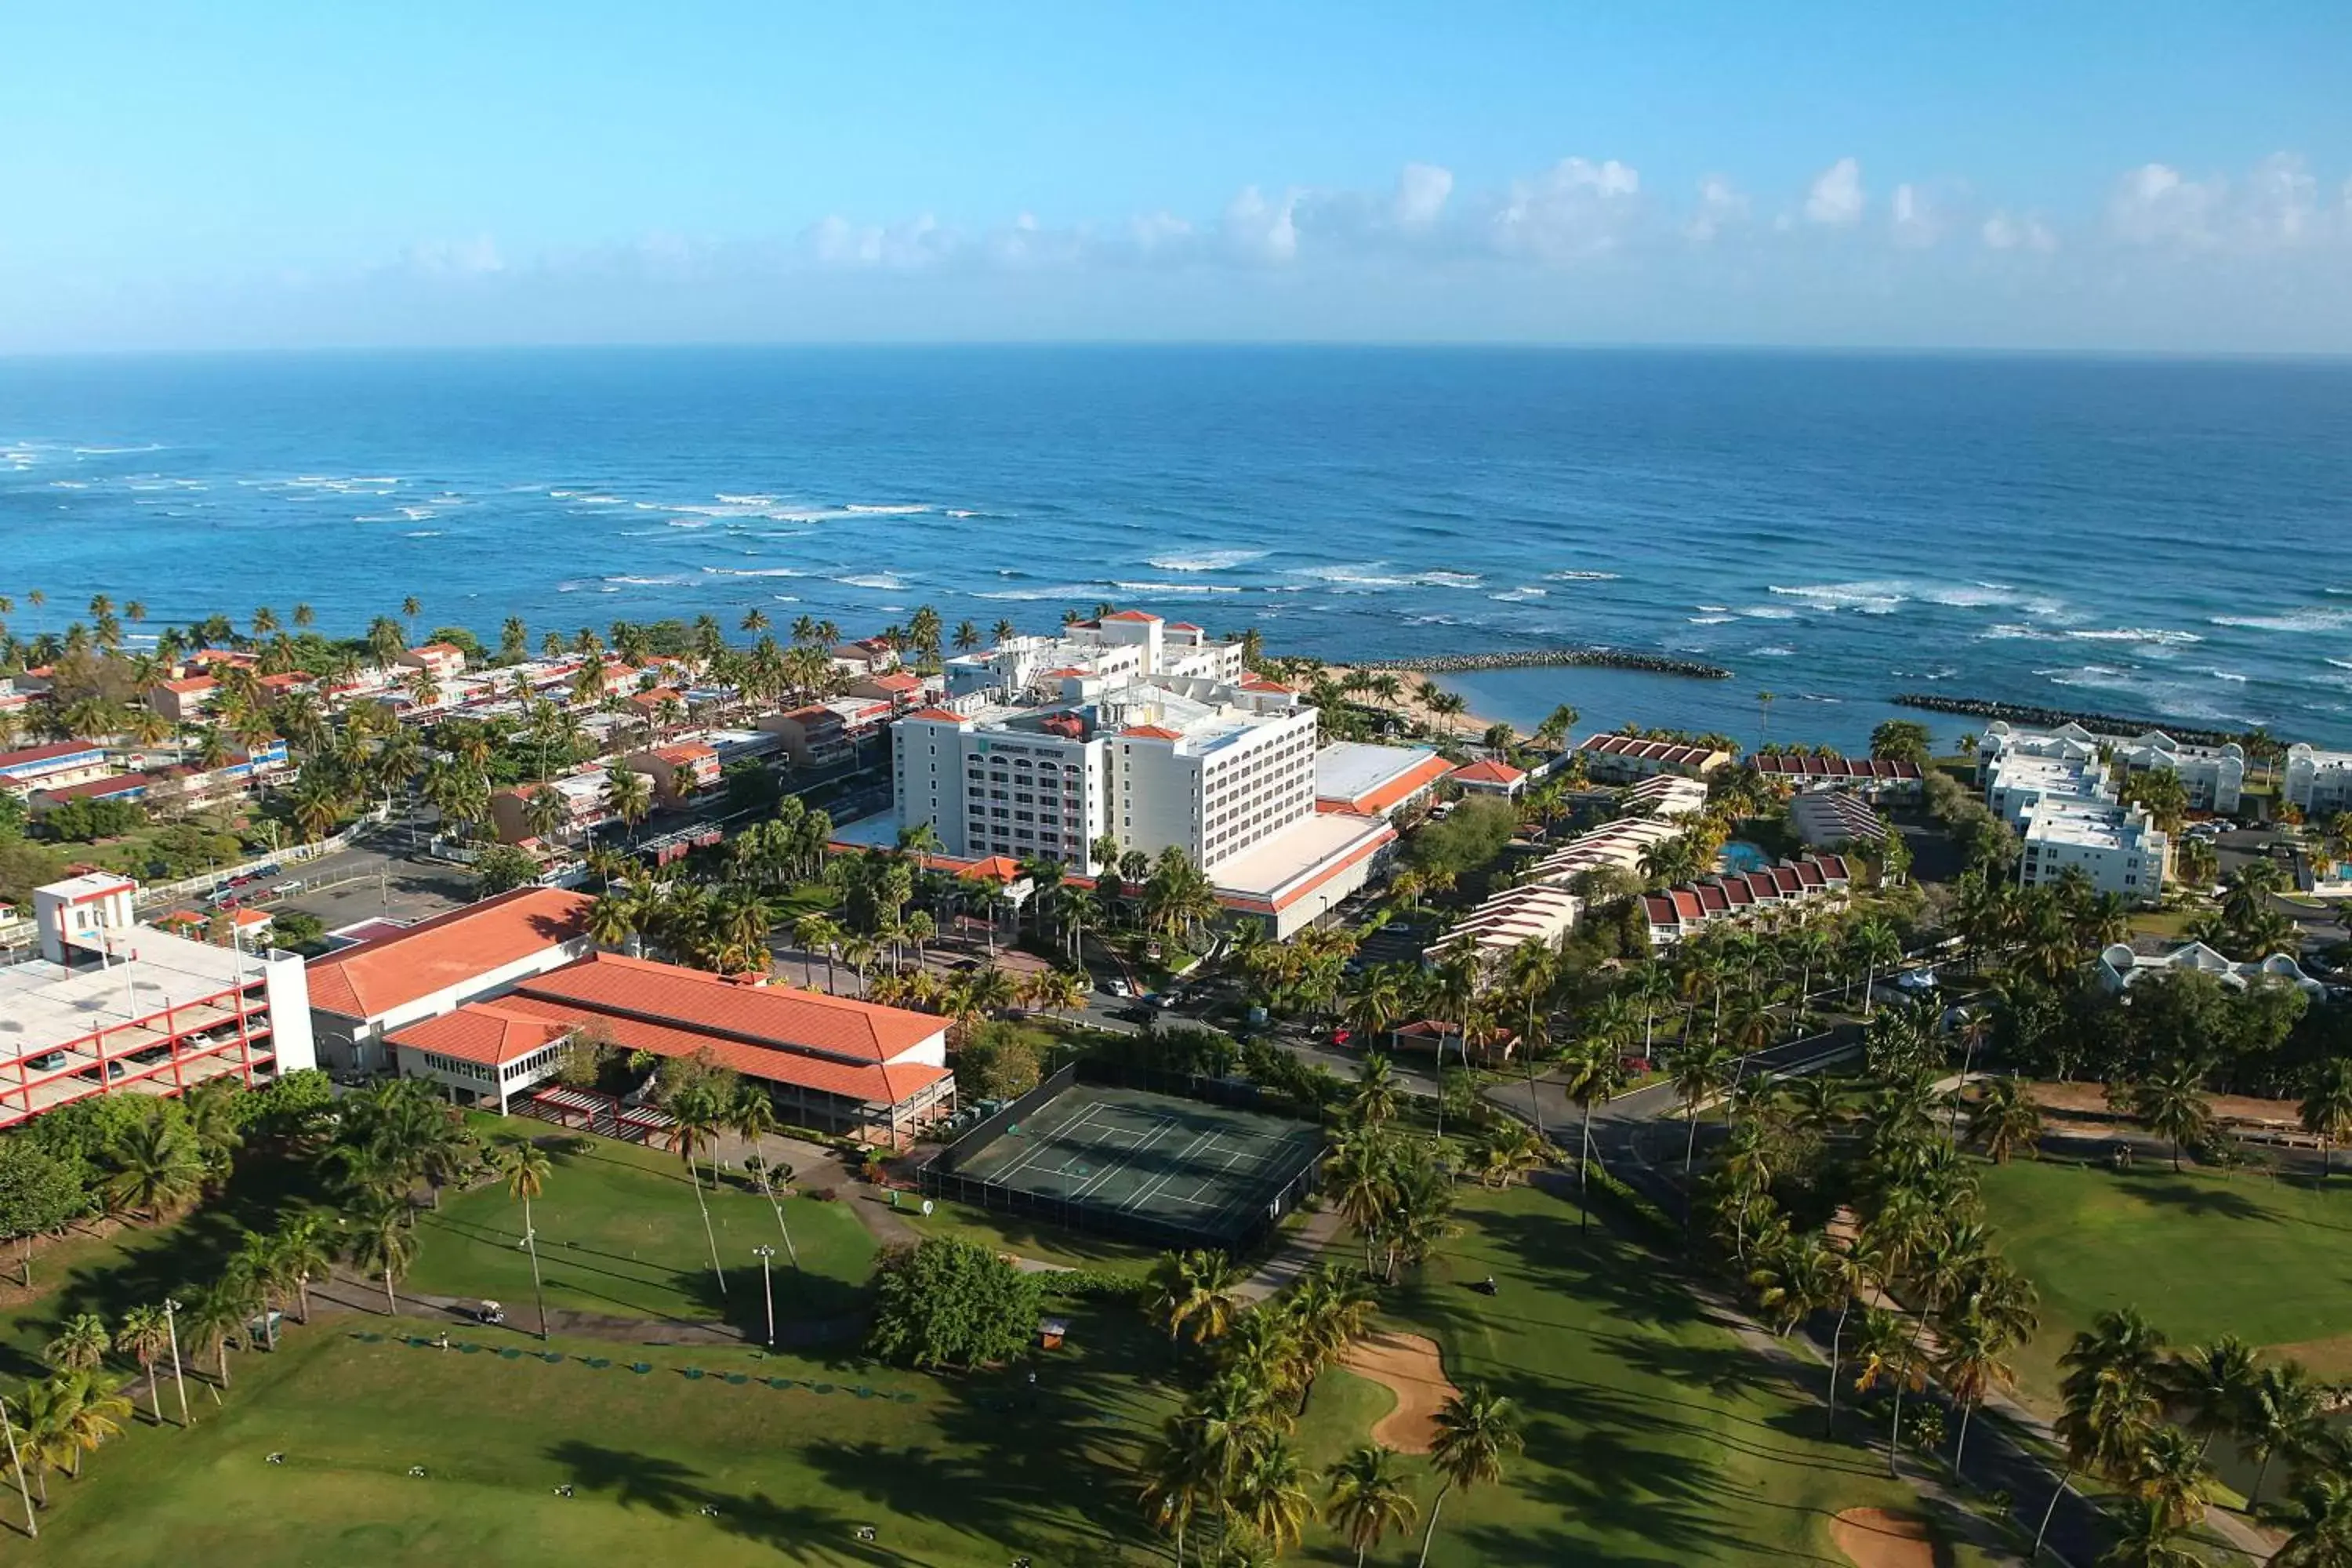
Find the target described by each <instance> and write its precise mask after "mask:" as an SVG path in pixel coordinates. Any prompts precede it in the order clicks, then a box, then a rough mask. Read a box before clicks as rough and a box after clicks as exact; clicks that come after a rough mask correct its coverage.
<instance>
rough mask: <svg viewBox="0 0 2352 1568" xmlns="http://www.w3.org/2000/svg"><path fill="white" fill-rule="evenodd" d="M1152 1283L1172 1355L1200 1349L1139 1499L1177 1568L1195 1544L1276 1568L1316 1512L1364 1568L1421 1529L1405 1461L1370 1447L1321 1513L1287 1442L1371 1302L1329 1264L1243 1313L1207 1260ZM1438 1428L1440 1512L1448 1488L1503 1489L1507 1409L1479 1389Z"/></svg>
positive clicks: (1156, 1444) (1509, 1427)
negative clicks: (1198, 1535)
mask: <svg viewBox="0 0 2352 1568" xmlns="http://www.w3.org/2000/svg"><path fill="white" fill-rule="evenodd" d="M1152 1283H1153V1288H1154V1296H1153V1300H1152V1310H1153V1312H1154V1314H1155V1316H1156V1317H1157V1318H1158V1320H1159V1321H1162V1322H1164V1323H1165V1324H1166V1325H1167V1326H1168V1331H1169V1335H1170V1340H1171V1344H1179V1345H1189V1346H1190V1347H1191V1352H1190V1354H1189V1355H1188V1356H1187V1357H1186V1359H1185V1361H1184V1362H1183V1364H1182V1365H1181V1368H1180V1377H1181V1379H1182V1380H1183V1381H1184V1382H1185V1383H1186V1384H1188V1385H1189V1388H1190V1392H1189V1394H1187V1397H1186V1399H1185V1401H1184V1405H1183V1407H1182V1408H1181V1410H1179V1411H1178V1412H1177V1414H1175V1415H1171V1416H1170V1417H1169V1418H1168V1420H1167V1421H1166V1422H1165V1423H1164V1424H1163V1425H1162V1426H1161V1428H1160V1432H1159V1434H1158V1435H1157V1436H1155V1437H1154V1438H1153V1440H1152V1441H1151V1442H1150V1444H1149V1445H1148V1446H1147V1447H1146V1449H1145V1451H1144V1454H1143V1457H1142V1461H1141V1470H1140V1474H1139V1479H1138V1489H1139V1493H1140V1495H1141V1499H1142V1502H1143V1506H1144V1510H1145V1513H1146V1514H1147V1516H1148V1517H1149V1518H1150V1521H1151V1522H1152V1523H1153V1525H1154V1526H1155V1527H1157V1528H1159V1529H1160V1530H1161V1531H1165V1532H1167V1533H1168V1534H1169V1535H1171V1537H1173V1538H1174V1541H1175V1547H1176V1560H1177V1562H1178V1563H1181V1562H1182V1561H1183V1560H1184V1552H1185V1550H1186V1548H1187V1545H1188V1543H1189V1542H1191V1541H1192V1539H1194V1538H1195V1532H1196V1531H1205V1532H1207V1533H1209V1534H1210V1535H1211V1536H1212V1537H1213V1541H1214V1542H1215V1544H1216V1546H1217V1549H1218V1550H1219V1551H1220V1552H1223V1553H1224V1554H1225V1557H1226V1560H1233V1559H1234V1557H1235V1556H1238V1555H1240V1554H1243V1553H1256V1554H1258V1555H1260V1556H1261V1557H1278V1556H1279V1555H1280V1554H1281V1553H1282V1552H1285V1551H1286V1550H1288V1549H1289V1548H1291V1547H1293V1546H1296V1545H1297V1544H1298V1542H1299V1539H1300V1537H1301V1536H1302V1534H1303V1533H1304V1532H1305V1530H1306V1527H1307V1524H1308V1522H1309V1521H1312V1520H1313V1519H1315V1518H1316V1517H1317V1516H1318V1513H1319V1514H1320V1517H1321V1518H1322V1519H1323V1520H1324V1521H1326V1522H1328V1524H1330V1525H1331V1526H1332V1527H1333V1528H1334V1529H1336V1530H1338V1531H1339V1533H1340V1534H1341V1535H1342V1536H1343V1537H1344V1538H1345V1539H1346V1540H1347V1542H1348V1543H1349V1545H1350V1546H1352V1547H1354V1548H1355V1550H1356V1554H1357V1561H1358V1562H1359V1563H1361V1562H1362V1561H1363V1559H1364V1556H1365V1554H1366V1553H1368V1552H1370V1550H1372V1549H1373V1548H1374V1547H1376V1546H1378V1545H1379V1544H1380V1543H1381V1542H1382V1541H1383V1540H1384V1539H1386V1538H1387V1537H1388V1536H1389V1535H1390V1534H1391V1532H1399V1531H1404V1530H1407V1529H1409V1528H1410V1527H1411V1526H1412V1522H1413V1521H1414V1520H1415V1519H1416V1518H1417V1517H1418V1515H1419V1513H1420V1509H1419V1506H1418V1504H1417V1503H1416V1502H1415V1501H1414V1500H1413V1497H1412V1483H1411V1481H1410V1480H1409V1479H1408V1478H1407V1477H1406V1475H1405V1474H1404V1473H1403V1470H1402V1467H1401V1465H1400V1464H1399V1462H1398V1456H1397V1455H1396V1454H1395V1453H1393V1452H1392V1451H1391V1450H1389V1449H1386V1448H1381V1447H1376V1446H1369V1445H1368V1446H1366V1447H1360V1448H1358V1449H1356V1450H1354V1451H1352V1452H1350V1453H1349V1454H1347V1455H1345V1456H1343V1457H1342V1458H1340V1459H1339V1460H1338V1461H1337V1462H1335V1463H1334V1464H1332V1465H1331V1466H1330V1467H1329V1468H1328V1470H1326V1471H1325V1473H1324V1476H1323V1481H1324V1496H1323V1500H1322V1503H1321V1505H1320V1507H1319V1509H1318V1505H1317V1502H1316V1500H1315V1498H1314V1496H1313V1495H1312V1492H1311V1490H1310V1483H1309V1479H1308V1477H1307V1472H1306V1471H1305V1469H1304V1467H1303V1466H1302V1464H1301V1461H1300V1459H1299V1457H1298V1454H1297V1449H1296V1448H1295V1447H1293V1445H1292V1442H1291V1432H1292V1429H1293V1427H1294V1426H1295V1425H1296V1423H1297V1418H1298V1415H1299V1413H1300V1412H1301V1411H1302V1410H1303V1409H1304V1408H1305V1405H1306V1402H1307V1392H1308V1390H1309V1389H1310V1388H1312V1386H1313V1385H1314V1382H1315V1379H1316V1377H1317V1376H1318V1374H1319V1373H1321V1371H1322V1370H1323V1368H1324V1367H1326V1366H1328V1365H1329V1364H1330V1363H1331V1362H1332V1361H1333V1360H1335V1359H1337V1358H1338V1357H1339V1355H1341V1354H1342V1353H1343V1352H1345V1351H1346V1350H1347V1348H1348V1347H1349V1344H1351V1343H1352V1342H1355V1341H1356V1340H1357V1339H1359V1338H1360V1337H1361V1336H1362V1335H1363V1333H1364V1332H1365V1331H1366V1330H1367V1328H1368V1327H1369V1326H1370V1318H1371V1312H1372V1300H1371V1297H1370V1293H1369V1292H1368V1291H1367V1290H1366V1289H1365V1288H1364V1287H1363V1285H1362V1284H1361V1283H1360V1282H1358V1281H1356V1280H1353V1279H1349V1278H1348V1276H1347V1273H1346V1271H1345V1270H1343V1269H1340V1268H1336V1267H1333V1266H1328V1265H1327V1266H1326V1267H1325V1268H1321V1269H1318V1270H1317V1271H1316V1272H1314V1273H1312V1274H1309V1275H1307V1276H1306V1277H1305V1278H1304V1279H1300V1280H1299V1281H1298V1282H1297V1284H1296V1285H1295V1286H1293V1287H1292V1288H1290V1289H1287V1290H1286V1291H1284V1292H1282V1293H1281V1294H1279V1295H1277V1296H1275V1297H1273V1298H1271V1299H1269V1300H1265V1301H1264V1302H1261V1303H1260V1304H1258V1305H1256V1306H1255V1307H1244V1306H1242V1305H1240V1304H1239V1303H1238V1301H1237V1300H1235V1296H1234V1290H1235V1287H1236V1286H1237V1285H1238V1283H1239V1280H1238V1278H1237V1276H1236V1274H1235V1272H1234V1269H1233V1268H1232V1266H1231V1264H1230V1263H1229V1262H1228V1261H1227V1260H1226V1259H1225V1258H1224V1257H1223V1255H1222V1254H1219V1253H1206V1252H1194V1253H1183V1254H1174V1253H1171V1254H1169V1255H1167V1256H1165V1257H1163V1258H1161V1259H1160V1263H1159V1265H1158V1266H1157V1267H1156V1268H1155V1269H1154V1270H1153V1274H1152ZM1438 1425H1439V1428H1440V1433H1441V1436H1440V1439H1439V1443H1438V1446H1437V1448H1436V1451H1435V1452H1434V1454H1433V1461H1434V1463H1435V1465H1436V1468H1437V1469H1438V1471H1439V1474H1440V1476H1441V1478H1442V1480H1443V1483H1444V1484H1443V1486H1442V1487H1441V1489H1440V1491H1439V1493H1438V1500H1439V1501H1440V1502H1442V1501H1443V1500H1444V1493H1445V1490H1446V1489H1452V1488H1454V1487H1467V1486H1475V1485H1478V1484H1481V1483H1484V1482H1489V1481H1492V1480H1494V1479H1497V1478H1498V1477H1499V1475H1500V1472H1501V1465H1502V1460H1503V1458H1504V1456H1506V1455H1507V1453H1509V1452H1510V1451H1512V1450H1513V1449H1514V1448H1516V1447H1517V1440H1518V1439H1517V1423H1516V1418H1515V1415H1514V1413H1513V1412H1512V1411H1511V1409H1510V1407H1509V1405H1508V1402H1507V1401H1504V1400H1499V1399H1496V1398H1495V1397H1494V1396H1492V1395H1490V1394H1486V1393H1485V1391H1483V1390H1480V1389H1475V1388H1474V1389H1471V1390H1468V1391H1466V1392H1465V1394H1464V1395H1463V1396H1462V1397H1460V1398H1459V1399H1456V1400H1454V1402H1452V1403H1450V1404H1449V1405H1447V1406H1446V1407H1445V1410H1444V1412H1442V1413H1441V1414H1440V1415H1439V1417H1438ZM1436 1506H1437V1505H1436V1504H1434V1503H1433V1505H1432V1510H1431V1525H1432V1529H1434V1526H1435V1512H1436ZM1426 1552H1427V1544H1426V1542H1424V1543H1423V1553H1424V1555H1425V1554H1426ZM1204 1560H1206V1559H1205V1558H1204Z"/></svg>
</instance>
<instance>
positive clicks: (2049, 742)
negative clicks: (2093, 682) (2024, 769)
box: [1977, 719, 2099, 765]
mask: <svg viewBox="0 0 2352 1568" xmlns="http://www.w3.org/2000/svg"><path fill="white" fill-rule="evenodd" d="M2098 755H2099V738H2098V737H2097V736H2096V735H2094V734H2092V733H2091V732H2090V731H2088V730H2085V729H2084V728H2083V726H2081V725H2080V724H2061V725H2059V726H2058V728H2056V729H2055V730H2020V729H2017V728H2015V727H2014V726H2012V725H2011V723H2010V722H2009V721H2007V720H2005V719H1996V720H1994V721H1992V722H1991V723H1990V724H1988V725H1986V726H1985V727H1984V733H1983V734H1981V735H1979V736H1978V737H1977V762H1978V763H1979V765H1984V764H1990V763H1992V762H1993V761H1994V759H1996V758H1999V757H2009V756H2022V757H2056V758H2059V759H2061V760H2063V761H2066V762H2076V763H2087V762H2094V761H2095V760H2097V758H2098Z"/></svg>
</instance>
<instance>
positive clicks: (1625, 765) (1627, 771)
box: [1576, 735, 1731, 784]
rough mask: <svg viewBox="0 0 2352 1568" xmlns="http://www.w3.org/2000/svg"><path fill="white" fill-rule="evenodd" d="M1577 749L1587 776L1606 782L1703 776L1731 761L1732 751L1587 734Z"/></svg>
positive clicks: (1671, 742)
mask: <svg viewBox="0 0 2352 1568" xmlns="http://www.w3.org/2000/svg"><path fill="white" fill-rule="evenodd" d="M1576 751H1577V754H1578V755H1580V756H1581V757H1582V758H1583V759H1584V772H1585V776H1586V777H1588V778H1591V779H1597V780H1599V781H1601V783H1604V784H1621V783H1625V782H1627V781H1630V780H1633V779H1640V778H1647V777H1649V776H1650V775H1651V774H1652V773H1681V774H1682V775H1683V776H1685V778H1695V779H1703V778H1705V777H1706V775H1707V774H1709V773H1713V772H1714V771H1715V770H1716V769H1717V768H1719V767H1723V766H1725V765H1726V764H1727V763H1729V762H1730V761H1731V753H1730V752H1727V751H1724V750H1722V749H1721V748H1719V747H1715V746H1692V745H1685V744H1684V743H1683V742H1678V741H1644V740H1642V739H1641V738H1639V737H1638V736H1633V735H1587V736H1586V737H1585V738H1584V739H1583V740H1581V741H1580V742H1577V744H1576Z"/></svg>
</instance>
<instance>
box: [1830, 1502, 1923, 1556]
mask: <svg viewBox="0 0 2352 1568" xmlns="http://www.w3.org/2000/svg"><path fill="white" fill-rule="evenodd" d="M1830 1533H1831V1534H1832V1535H1834V1536H1835V1537H1836V1538H1837V1544H1838V1550H1839V1551H1840V1552H1844V1553H1845V1554H1846V1556H1847V1558H1849V1559H1850V1560H1851V1561H1852V1562H1853V1563H1854V1565H1855V1568H1936V1548H1935V1544H1934V1543H1933V1542H1931V1541H1929V1540H1928V1538H1927V1525H1926V1524H1924V1523H1922V1522H1921V1521H1918V1520H1916V1519H1914V1518H1912V1517H1911V1516H1910V1515H1908V1514H1902V1513H1889V1512H1887V1511H1886V1510H1885V1509H1883V1508H1850V1509H1848V1510H1845V1511H1844V1512H1843V1513H1842V1514H1840V1515H1838V1516H1837V1518H1836V1519H1834V1520H1832V1521H1831V1523H1830Z"/></svg>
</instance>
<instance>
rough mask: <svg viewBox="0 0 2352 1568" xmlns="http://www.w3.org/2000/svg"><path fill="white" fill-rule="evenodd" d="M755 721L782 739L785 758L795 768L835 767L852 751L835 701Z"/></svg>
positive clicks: (849, 739)
mask: <svg viewBox="0 0 2352 1568" xmlns="http://www.w3.org/2000/svg"><path fill="white" fill-rule="evenodd" d="M858 706H859V707H860V708H861V709H862V708H863V707H864V706H865V704H863V703H860V704H858ZM759 724H760V728H761V730H764V731H767V732H768V733H769V734H771V735H773V736H775V737H776V738H777V739H778V740H780V741H782V742H783V747H784V757H785V760H786V761H788V762H790V763H792V765H793V766H794V767H796V768H829V767H835V766H837V765H839V764H840V763H845V762H847V761H849V759H850V757H851V755H852V753H853V752H854V750H855V746H854V743H853V742H852V740H851V738H850V727H849V722H848V721H847V720H846V719H845V717H844V716H843V714H842V713H841V711H840V709H839V706H838V705H837V704H834V703H827V702H812V703H810V704H809V705H808V706H807V707H805V708H795V709H793V710H792V711H791V712H789V713H772V714H770V715H768V716H767V717H766V718H764V719H761V721H759Z"/></svg>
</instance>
